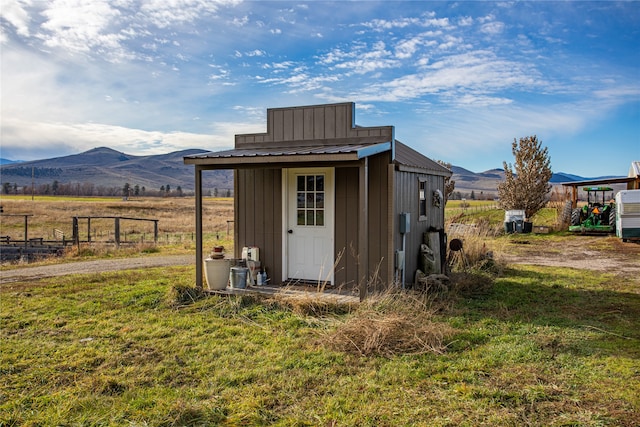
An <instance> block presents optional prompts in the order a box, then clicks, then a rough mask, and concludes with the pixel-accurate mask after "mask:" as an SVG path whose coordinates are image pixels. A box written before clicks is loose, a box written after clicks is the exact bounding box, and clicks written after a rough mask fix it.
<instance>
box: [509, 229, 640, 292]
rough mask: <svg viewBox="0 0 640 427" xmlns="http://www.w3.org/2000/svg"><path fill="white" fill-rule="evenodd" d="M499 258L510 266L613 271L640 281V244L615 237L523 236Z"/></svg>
mask: <svg viewBox="0 0 640 427" xmlns="http://www.w3.org/2000/svg"><path fill="white" fill-rule="evenodd" d="M523 236H524V235H523ZM497 259H498V260H500V261H502V262H504V263H506V264H532V265H544V266H551V267H567V268H576V269H579V270H592V271H600V272H610V273H612V274H615V275H616V276H621V277H629V278H633V279H636V280H639V281H640V244H638V243H631V242H626V243H625V242H622V241H621V240H620V239H618V238H615V237H603V236H582V235H575V236H564V237H562V238H557V239H548V240H547V239H544V240H535V239H527V238H526V237H521V238H519V239H518V240H516V241H514V243H511V244H510V245H509V246H508V247H506V248H504V250H502V251H500V253H498V254H497Z"/></svg>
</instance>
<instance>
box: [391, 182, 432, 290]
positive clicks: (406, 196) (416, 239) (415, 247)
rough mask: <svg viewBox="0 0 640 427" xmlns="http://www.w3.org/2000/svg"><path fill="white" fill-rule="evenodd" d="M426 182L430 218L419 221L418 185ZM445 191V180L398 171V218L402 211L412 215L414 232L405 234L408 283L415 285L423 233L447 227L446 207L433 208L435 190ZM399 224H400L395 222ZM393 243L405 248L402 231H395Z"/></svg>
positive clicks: (396, 192) (396, 198)
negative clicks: (445, 222) (431, 228)
mask: <svg viewBox="0 0 640 427" xmlns="http://www.w3.org/2000/svg"><path fill="white" fill-rule="evenodd" d="M420 179H424V180H426V182H427V194H426V196H427V217H426V220H420V219H419V217H418V214H419V208H418V182H419V180H420ZM437 189H440V191H443V189H444V177H442V176H435V175H426V174H416V173H412V172H400V171H396V176H395V211H396V214H397V215H400V213H401V212H409V213H410V214H411V229H410V232H409V233H407V235H406V248H405V249H406V258H405V259H406V265H405V282H406V283H411V282H413V275H414V274H415V272H416V270H417V268H418V257H419V255H420V244H421V243H422V242H423V234H424V233H425V232H426V231H427V230H429V228H430V227H433V228H435V229H438V230H439V229H443V228H444V213H443V209H444V206H441V207H440V208H437V207H435V206H433V203H432V202H431V200H432V194H433V191H435V190H437ZM396 223H397V221H396ZM394 244H395V247H396V249H401V248H402V235H401V234H400V232H399V230H396V232H395V239H394Z"/></svg>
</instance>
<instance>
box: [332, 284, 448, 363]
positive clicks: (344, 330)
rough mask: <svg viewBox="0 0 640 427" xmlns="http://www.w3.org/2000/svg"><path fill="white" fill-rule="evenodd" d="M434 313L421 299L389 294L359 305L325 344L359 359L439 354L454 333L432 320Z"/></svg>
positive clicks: (335, 329)
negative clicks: (359, 357) (365, 357)
mask: <svg viewBox="0 0 640 427" xmlns="http://www.w3.org/2000/svg"><path fill="white" fill-rule="evenodd" d="M435 312H436V309H434V308H431V306H430V305H429V304H428V303H427V302H426V300H425V299H424V298H421V296H420V295H416V294H408V293H401V292H392V291H389V292H387V293H384V294H382V295H379V296H372V297H371V298H369V299H367V300H366V301H365V302H363V303H361V304H360V305H359V307H358V308H357V310H356V311H355V312H354V313H353V314H352V315H351V316H348V317H347V318H346V320H344V321H343V322H342V323H340V324H338V325H337V326H336V327H335V328H334V329H332V330H331V331H329V332H327V334H326V336H325V337H324V344H325V345H326V346H327V347H329V348H331V349H333V350H337V351H343V352H347V353H351V354H355V355H358V356H383V357H392V356H395V355H400V354H424V353H437V354H441V353H443V352H445V351H446V348H447V341H448V340H449V339H450V338H451V336H452V335H453V334H454V332H455V331H454V329H453V328H452V327H450V326H449V325H447V324H446V323H442V322H438V321H436V320H434V315H435Z"/></svg>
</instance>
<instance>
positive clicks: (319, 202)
mask: <svg viewBox="0 0 640 427" xmlns="http://www.w3.org/2000/svg"><path fill="white" fill-rule="evenodd" d="M316 208H324V193H316Z"/></svg>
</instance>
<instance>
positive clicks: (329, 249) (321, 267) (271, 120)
mask: <svg viewBox="0 0 640 427" xmlns="http://www.w3.org/2000/svg"><path fill="white" fill-rule="evenodd" d="M394 133H395V130H394V127H393V126H373V127H361V126H357V125H356V124H355V104H354V103H352V102H346V103H337V104H324V105H312V106H301V107H286V108H270V109H268V110H267V131H266V132H265V133H253V134H241V135H236V136H235V146H234V148H233V149H230V150H226V151H218V152H211V153H204V154H200V155H194V156H187V157H185V158H184V162H185V164H193V165H194V166H195V193H196V202H195V203H196V285H197V286H202V260H203V251H202V231H203V230H202V193H203V192H202V173H203V172H204V171H207V170H216V169H233V170H234V197H235V199H234V221H235V227H234V240H235V254H234V256H235V257H236V258H240V255H241V251H242V248H243V247H247V246H256V247H258V248H259V250H260V261H261V263H262V265H264V266H265V267H266V268H267V270H268V272H269V277H270V278H271V279H272V280H274V281H276V282H280V283H286V282H290V281H301V282H327V283H330V284H331V285H333V286H344V287H354V288H355V287H357V288H358V289H359V293H360V297H361V298H364V297H365V296H366V294H367V292H370V291H372V290H374V289H375V290H381V289H382V288H384V287H386V286H388V285H389V284H392V283H404V282H409V283H411V282H413V277H414V274H415V272H416V270H417V269H418V267H419V258H420V250H421V244H422V243H423V242H425V236H424V234H425V233H427V232H428V231H430V232H433V233H436V234H437V235H438V236H439V237H438V238H435V239H432V241H433V242H432V243H431V244H432V245H434V244H435V245H437V246H439V247H438V248H437V251H436V252H440V250H439V249H440V246H443V248H442V251H443V252H444V245H445V244H444V241H445V235H444V200H443V197H442V194H443V193H444V184H445V178H446V177H449V176H451V172H450V171H449V170H448V169H447V168H445V167H443V166H441V165H440V164H438V163H437V162H435V161H433V160H431V159H429V158H427V157H426V156H424V155H422V154H420V153H419V152H417V151H415V150H414V149H412V148H410V147H409V146H407V145H405V144H403V143H401V142H400V141H397V140H396V139H395V137H394ZM431 237H433V235H432V236H431ZM403 247H404V248H405V252H404V260H403V259H402V258H403V257H402V256H399V255H398V252H401V251H402V249H403ZM443 262H444V256H442V257H441V259H439V260H437V262H436V264H437V265H438V269H440V268H442V267H443ZM403 265H404V272H405V274H404V275H403V274H401V273H402V270H401V269H402V266H403ZM405 277H406V278H405ZM403 278H405V279H404V281H402V279H403Z"/></svg>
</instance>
